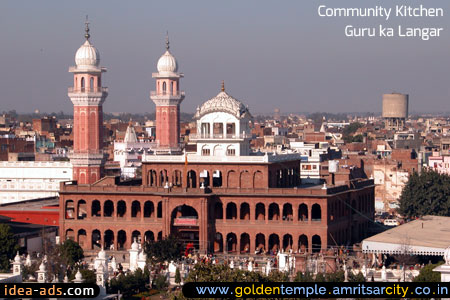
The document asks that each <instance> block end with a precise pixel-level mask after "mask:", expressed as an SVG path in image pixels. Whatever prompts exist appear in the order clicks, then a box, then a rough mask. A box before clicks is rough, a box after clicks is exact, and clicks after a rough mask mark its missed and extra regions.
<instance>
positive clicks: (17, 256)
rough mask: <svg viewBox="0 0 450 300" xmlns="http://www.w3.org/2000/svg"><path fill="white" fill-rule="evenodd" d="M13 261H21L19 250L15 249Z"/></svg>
mask: <svg viewBox="0 0 450 300" xmlns="http://www.w3.org/2000/svg"><path fill="white" fill-rule="evenodd" d="M14 262H16V263H20V262H21V259H20V255H19V251H17V254H16V256H15V257H14Z"/></svg>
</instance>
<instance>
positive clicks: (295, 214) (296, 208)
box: [292, 204, 299, 225]
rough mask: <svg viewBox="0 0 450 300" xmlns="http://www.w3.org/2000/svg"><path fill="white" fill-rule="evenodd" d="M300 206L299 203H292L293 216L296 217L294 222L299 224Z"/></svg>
mask: <svg viewBox="0 0 450 300" xmlns="http://www.w3.org/2000/svg"><path fill="white" fill-rule="evenodd" d="M296 206H297V207H296ZM298 208H299V205H294V204H293V205H292V218H294V224H296V225H297V224H298Z"/></svg>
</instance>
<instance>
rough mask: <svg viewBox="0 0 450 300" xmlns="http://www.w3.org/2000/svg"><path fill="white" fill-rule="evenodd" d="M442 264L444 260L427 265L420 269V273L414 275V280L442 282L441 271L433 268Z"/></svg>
mask: <svg viewBox="0 0 450 300" xmlns="http://www.w3.org/2000/svg"><path fill="white" fill-rule="evenodd" d="M442 264H443V262H441V263H438V264H429V265H426V266H425V267H423V268H422V270H420V272H419V275H417V276H416V277H414V279H413V282H441V273H439V272H434V271H433V269H434V268H436V267H437V266H440V265H442Z"/></svg>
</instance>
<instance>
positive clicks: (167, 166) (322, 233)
mask: <svg viewBox="0 0 450 300" xmlns="http://www.w3.org/2000/svg"><path fill="white" fill-rule="evenodd" d="M188 157H189V155H188ZM179 160H180V162H178V163H175V162H174V163H166V162H161V163H154V162H152V163H145V164H144V166H143V184H140V185H129V184H130V183H126V182H122V183H121V182H117V181H116V180H114V178H104V179H103V180H101V181H100V182H97V183H96V184H93V185H77V184H67V183H66V184H62V185H61V191H60V216H61V217H60V218H61V219H60V234H61V235H62V236H63V238H69V237H70V238H73V239H75V240H76V241H78V242H79V243H80V244H81V245H82V247H83V248H85V249H94V248H96V247H100V246H101V245H103V246H104V247H106V248H111V244H114V248H115V249H128V248H129V247H130V246H131V243H132V241H133V239H134V238H138V239H139V240H141V241H144V240H145V241H147V240H155V239H161V238H162V237H165V236H168V235H169V234H175V235H178V236H179V237H180V238H181V239H184V240H189V241H193V242H194V243H195V244H196V245H198V247H199V249H200V250H203V251H206V250H209V251H214V252H222V251H227V252H233V251H240V252H253V251H256V250H259V249H265V250H266V251H268V250H275V249H277V248H278V249H291V248H292V249H293V250H294V251H319V250H320V249H324V248H326V247H327V246H333V245H345V244H351V243H353V242H359V241H361V240H362V239H363V238H364V237H366V236H365V232H367V229H368V226H369V223H370V221H371V220H372V218H373V214H374V185H373V180H367V179H353V180H349V181H348V182H347V183H346V184H342V185H339V186H328V187H326V188H324V187H323V186H309V187H307V186H302V185H301V184H300V182H299V177H298V166H299V161H296V160H291V161H283V162H276V161H270V159H268V161H267V162H261V163H249V164H233V163H223V164H210V163H208V162H196V163H188V165H187V166H186V165H185V164H184V163H183V162H182V161H181V160H182V157H180V158H179ZM205 171H206V172H205ZM202 172H203V174H207V177H200V176H199V175H200V174H201V173H202ZM183 174H187V175H183ZM215 174H220V177H218V176H216V177H214V176H215ZM280 175H281V177H280ZM208 181H209V182H208ZM169 182H170V184H169ZM200 182H204V184H203V185H202V184H201V183H200ZM199 183H200V184H199ZM203 186H205V188H203Z"/></svg>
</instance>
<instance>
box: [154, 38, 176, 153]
mask: <svg viewBox="0 0 450 300" xmlns="http://www.w3.org/2000/svg"><path fill="white" fill-rule="evenodd" d="M169 48H170V47H169V38H168V37H166V52H165V53H164V54H163V55H162V56H161V57H160V58H159V60H158V64H157V69H158V73H153V74H152V77H153V78H156V90H155V91H151V92H150V99H151V100H153V102H155V104H156V142H157V149H156V151H157V153H161V154H164V153H176V152H180V151H181V146H180V103H181V102H182V101H183V99H184V92H182V91H180V86H179V83H180V78H181V77H183V74H182V73H178V63H177V60H176V59H175V57H174V56H173V55H172V53H170V51H169Z"/></svg>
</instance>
